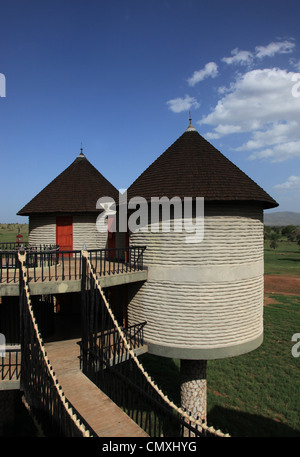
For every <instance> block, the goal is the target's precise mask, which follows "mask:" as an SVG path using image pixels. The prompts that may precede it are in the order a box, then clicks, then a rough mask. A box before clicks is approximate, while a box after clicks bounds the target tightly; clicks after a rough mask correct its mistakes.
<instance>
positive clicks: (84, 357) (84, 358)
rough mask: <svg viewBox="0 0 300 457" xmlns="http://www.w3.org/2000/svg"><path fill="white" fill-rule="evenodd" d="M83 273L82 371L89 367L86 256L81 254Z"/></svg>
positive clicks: (84, 371)
mask: <svg viewBox="0 0 300 457" xmlns="http://www.w3.org/2000/svg"><path fill="white" fill-rule="evenodd" d="M81 264H82V274H81V356H82V371H83V373H86V369H87V325H86V324H87V322H86V319H87V311H86V257H85V255H84V254H83V253H82V255H81Z"/></svg>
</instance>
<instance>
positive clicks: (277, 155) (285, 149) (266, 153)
mask: <svg viewBox="0 0 300 457" xmlns="http://www.w3.org/2000/svg"><path fill="white" fill-rule="evenodd" d="M295 157H300V140H299V141H287V142H285V143H280V144H276V145H274V146H273V147H272V148H267V149H263V150H261V151H255V152H253V154H251V155H250V157H249V158H250V159H262V160H265V159H269V160H270V161H271V162H283V161H285V160H288V159H293V158H295Z"/></svg>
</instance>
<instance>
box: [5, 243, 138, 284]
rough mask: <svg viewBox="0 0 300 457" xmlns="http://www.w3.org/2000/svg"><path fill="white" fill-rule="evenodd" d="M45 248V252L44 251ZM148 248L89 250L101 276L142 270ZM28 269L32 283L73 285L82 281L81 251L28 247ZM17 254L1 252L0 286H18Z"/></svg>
mask: <svg viewBox="0 0 300 457" xmlns="http://www.w3.org/2000/svg"><path fill="white" fill-rule="evenodd" d="M41 248H43V249H41ZM145 249H146V247H145V246H131V247H128V248H112V249H92V250H89V251H88V252H89V254H90V257H91V261H92V263H93V267H94V269H95V271H96V272H97V275H99V276H108V275H113V274H119V273H129V272H134V271H140V270H143V268H144V266H143V253H144V250H145ZM25 251H26V264H25V266H26V268H27V276H28V280H29V281H33V282H38V281H39V282H44V281H58V280H61V281H65V280H66V281H68V280H69V281H71V280H80V279H81V277H82V256H81V251H79V250H72V251H60V250H59V248H58V246H56V245H53V246H52V245H45V246H40V247H28V248H26V249H25ZM18 252H19V251H18V250H13V251H4V250H2V251H0V283H18V282H19V267H18Z"/></svg>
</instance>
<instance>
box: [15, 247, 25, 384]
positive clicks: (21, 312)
mask: <svg viewBox="0 0 300 457" xmlns="http://www.w3.org/2000/svg"><path fill="white" fill-rule="evenodd" d="M16 260H17V263H18V267H19V319H20V344H21V369H20V387H21V388H23V384H22V380H23V379H22V378H23V375H24V357H22V354H23V355H24V353H25V351H24V317H25V316H24V279H23V274H22V269H21V262H20V260H19V257H18V256H17V259H16Z"/></svg>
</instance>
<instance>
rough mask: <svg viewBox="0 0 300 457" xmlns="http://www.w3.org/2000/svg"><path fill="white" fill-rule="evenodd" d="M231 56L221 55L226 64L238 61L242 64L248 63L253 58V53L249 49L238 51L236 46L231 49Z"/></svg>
mask: <svg viewBox="0 0 300 457" xmlns="http://www.w3.org/2000/svg"><path fill="white" fill-rule="evenodd" d="M231 54H232V57H223V59H221V60H222V62H225V63H227V64H232V63H240V64H242V65H244V64H249V63H250V62H252V60H253V55H252V53H251V52H250V51H239V50H238V49H237V48H236V49H233V50H232V51H231Z"/></svg>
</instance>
